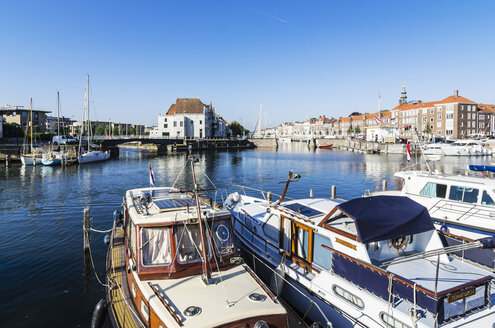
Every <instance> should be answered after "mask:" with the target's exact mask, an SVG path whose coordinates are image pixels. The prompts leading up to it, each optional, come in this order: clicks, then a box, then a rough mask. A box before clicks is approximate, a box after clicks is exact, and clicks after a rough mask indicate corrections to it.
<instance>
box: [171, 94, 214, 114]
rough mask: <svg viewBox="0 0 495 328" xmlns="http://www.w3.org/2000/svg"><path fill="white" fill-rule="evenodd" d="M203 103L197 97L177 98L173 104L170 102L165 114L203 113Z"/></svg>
mask: <svg viewBox="0 0 495 328" xmlns="http://www.w3.org/2000/svg"><path fill="white" fill-rule="evenodd" d="M205 106H206V105H205V104H203V103H202V102H201V100H199V99H198V98H177V100H176V101H175V104H172V106H170V108H169V109H168V111H167V115H175V114H184V112H186V113H189V114H203V113H204V111H205Z"/></svg>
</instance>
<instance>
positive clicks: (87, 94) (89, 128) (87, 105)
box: [86, 74, 91, 152]
mask: <svg viewBox="0 0 495 328" xmlns="http://www.w3.org/2000/svg"><path fill="white" fill-rule="evenodd" d="M86 111H87V112H88V152H89V151H90V144H91V142H90V140H89V139H90V137H91V120H90V119H89V74H88V82H87V84H86Z"/></svg>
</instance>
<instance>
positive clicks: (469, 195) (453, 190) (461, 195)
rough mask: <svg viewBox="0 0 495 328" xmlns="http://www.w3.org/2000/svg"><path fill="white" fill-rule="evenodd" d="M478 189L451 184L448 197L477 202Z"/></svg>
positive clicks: (466, 201)
mask: <svg viewBox="0 0 495 328" xmlns="http://www.w3.org/2000/svg"><path fill="white" fill-rule="evenodd" d="M478 192H479V190H478V189H475V188H466V187H458V186H451V187H450V194H449V199H451V200H458V201H461V202H465V203H477V202H478Z"/></svg>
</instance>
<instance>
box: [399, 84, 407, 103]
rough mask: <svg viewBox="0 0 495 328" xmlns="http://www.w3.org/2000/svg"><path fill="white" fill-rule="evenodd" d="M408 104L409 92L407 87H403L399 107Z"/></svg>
mask: <svg viewBox="0 0 495 328" xmlns="http://www.w3.org/2000/svg"><path fill="white" fill-rule="evenodd" d="M402 104H407V92H406V85H405V84H404V85H402V91H401V92H400V99H399V105H402Z"/></svg>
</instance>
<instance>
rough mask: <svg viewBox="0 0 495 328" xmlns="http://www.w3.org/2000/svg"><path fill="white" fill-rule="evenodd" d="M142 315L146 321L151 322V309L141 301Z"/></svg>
mask: <svg viewBox="0 0 495 328" xmlns="http://www.w3.org/2000/svg"><path fill="white" fill-rule="evenodd" d="M141 314H142V315H143V318H144V320H146V321H149V320H150V309H149V307H148V305H147V304H146V303H145V302H144V301H143V300H141Z"/></svg>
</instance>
